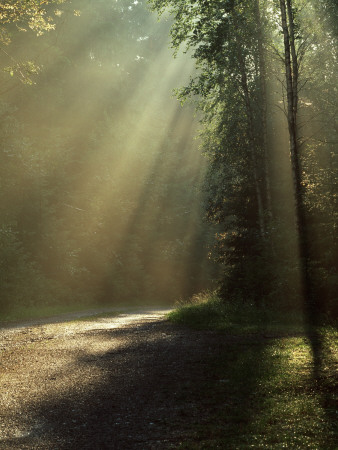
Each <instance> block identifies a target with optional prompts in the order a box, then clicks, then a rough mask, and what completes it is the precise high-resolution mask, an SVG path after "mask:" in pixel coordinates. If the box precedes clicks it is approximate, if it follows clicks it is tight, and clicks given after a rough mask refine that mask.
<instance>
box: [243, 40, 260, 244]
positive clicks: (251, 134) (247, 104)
mask: <svg viewBox="0 0 338 450" xmlns="http://www.w3.org/2000/svg"><path fill="white" fill-rule="evenodd" d="M238 47H239V49H238V60H239V66H240V72H241V85H242V89H243V93H244V100H245V107H246V113H247V117H248V135H249V140H250V143H251V146H252V150H251V152H250V157H251V162H252V168H253V175H254V182H255V190H256V199H257V205H258V222H259V230H260V234H261V237H262V238H265V220H264V202H263V195H262V188H261V180H260V176H259V169H258V166H257V142H256V139H255V132H254V120H253V111H252V107H251V101H250V93H249V87H248V79H247V74H246V67H245V61H244V58H243V55H242V51H241V49H240V46H238Z"/></svg>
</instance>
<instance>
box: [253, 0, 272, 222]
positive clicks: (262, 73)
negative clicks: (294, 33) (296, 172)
mask: <svg viewBox="0 0 338 450" xmlns="http://www.w3.org/2000/svg"><path fill="white" fill-rule="evenodd" d="M259 2H260V0H255V20H256V26H257V43H258V63H259V80H260V90H261V99H260V100H261V113H262V135H263V171H264V183H265V191H266V192H265V195H266V210H267V213H268V216H269V217H270V218H271V217H272V201H271V183H270V175H269V156H268V133H267V130H268V128H267V95H266V64H265V49H264V33H263V28H262V19H261V12H260V4H259Z"/></svg>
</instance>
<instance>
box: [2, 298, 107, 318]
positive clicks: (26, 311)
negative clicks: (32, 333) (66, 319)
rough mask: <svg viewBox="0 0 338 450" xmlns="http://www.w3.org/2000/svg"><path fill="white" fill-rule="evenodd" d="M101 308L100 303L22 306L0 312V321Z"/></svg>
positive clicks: (45, 316) (46, 316)
mask: <svg viewBox="0 0 338 450" xmlns="http://www.w3.org/2000/svg"><path fill="white" fill-rule="evenodd" d="M99 308H100V306H99V305H95V304H93V303H83V304H77V305H72V304H69V305H50V306H31V307H22V308H20V309H18V310H16V311H10V312H8V313H2V314H1V313H0V322H2V323H11V322H17V321H23V320H30V319H42V318H48V317H53V316H59V315H62V314H69V313H77V312H82V311H87V310H94V309H99Z"/></svg>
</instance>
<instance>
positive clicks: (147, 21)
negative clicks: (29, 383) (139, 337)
mask: <svg viewBox="0 0 338 450" xmlns="http://www.w3.org/2000/svg"><path fill="white" fill-rule="evenodd" d="M130 5H131V6H129V2H125V1H118V2H115V1H114V2H110V1H96V2H93V1H89V0H88V1H82V0H81V1H72V2H62V1H56V2H46V1H30V2H20V1H9V2H5V3H4V4H3V6H1V10H0V12H1V16H0V17H1V75H0V76H1V99H0V101H1V116H2V120H1V131H0V133H1V169H0V170H1V193H0V196H1V198H0V208H1V218H2V219H1V234H0V236H1V237H0V242H1V244H0V248H1V259H0V261H1V263H0V264H1V300H0V305H1V314H2V315H6V314H8V312H10V311H12V310H15V309H16V310H19V309H20V308H26V309H27V308H30V307H37V308H38V307H39V306H45V305H49V306H56V307H57V306H60V305H69V304H70V303H71V304H73V305H76V304H79V305H84V304H98V305H102V304H107V303H108V304H115V303H123V302H130V303H131V304H132V303H137V302H139V303H140V302H148V303H151V302H157V303H168V302H172V301H174V299H175V298H178V297H189V296H190V295H192V294H193V293H195V292H197V291H198V290H200V289H205V288H206V287H208V286H209V285H210V284H211V282H210V279H211V278H212V277H213V273H214V272H215V270H216V269H215V266H214V265H213V264H212V263H211V262H210V261H209V260H208V256H207V254H208V243H209V242H210V241H211V240H212V230H211V228H210V227H209V225H208V224H206V223H205V222H204V221H203V214H204V213H203V206H202V202H201V194H200V186H201V184H202V179H203V177H204V173H205V163H204V162H203V160H202V157H201V156H200V154H199V152H198V150H197V147H198V143H197V142H196V141H195V140H194V134H195V131H196V129H197V125H196V123H195V122H194V118H193V112H192V110H191V109H189V108H188V109H182V108H181V106H180V105H179V103H178V102H177V101H176V100H174V99H173V98H172V89H173V88H174V87H175V86H176V84H177V83H179V82H180V81H179V80H181V79H182V72H183V74H184V73H185V72H187V71H188V72H189V67H188V69H186V67H185V66H186V64H188V63H187V61H186V59H182V60H181V61H172V56H171V51H170V50H169V49H168V45H169V42H168V25H167V24H165V23H164V24H159V23H158V22H157V20H156V16H154V15H153V14H151V12H150V11H149V10H148V9H147V8H146V7H145V5H144V4H143V5H142V4H141V3H137V2H136V3H135V4H132V3H130ZM188 66H189V64H188ZM163 67H166V71H165V73H162V70H163ZM183 79H184V75H183Z"/></svg>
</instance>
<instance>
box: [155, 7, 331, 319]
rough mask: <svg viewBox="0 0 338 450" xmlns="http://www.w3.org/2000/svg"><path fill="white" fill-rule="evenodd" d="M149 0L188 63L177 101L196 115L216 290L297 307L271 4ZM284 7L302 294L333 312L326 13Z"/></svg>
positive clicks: (275, 13)
mask: <svg viewBox="0 0 338 450" xmlns="http://www.w3.org/2000/svg"><path fill="white" fill-rule="evenodd" d="M150 4H151V6H152V8H153V9H154V10H156V11H158V12H159V13H160V14H163V13H164V12H168V13H169V14H171V15H172V17H173V21H174V22H173V26H172V28H171V37H172V46H173V48H174V52H175V53H177V51H178V48H179V47H182V46H183V47H184V48H186V49H188V50H189V55H191V57H192V58H193V59H194V60H195V64H196V76H195V77H194V78H193V79H191V81H190V83H189V84H188V85H187V86H185V87H183V88H181V89H180V90H179V91H178V96H179V98H180V99H181V100H182V101H185V100H187V99H190V100H193V102H194V103H195V104H196V106H197V109H198V110H199V111H200V113H201V123H202V126H203V128H202V133H201V135H202V148H203V150H204V153H205V154H206V156H207V158H208V160H209V166H208V173H207V178H206V183H205V186H204V191H205V194H206V205H205V207H206V213H207V217H208V219H209V221H210V222H212V223H214V224H216V225H217V228H215V236H216V239H215V246H214V249H215V251H214V252H213V257H214V258H215V259H216V260H217V261H218V262H219V263H220V264H221V265H222V268H223V274H224V275H223V277H222V280H221V286H222V290H221V292H222V295H223V297H224V298H225V299H229V298H232V299H246V301H247V302H248V303H252V302H256V303H257V304H262V305H263V304H267V303H269V302H273V303H277V304H278V307H279V308H281V309H288V308H294V309H295V310H300V308H301V298H302V295H301V291H302V288H301V282H300V280H299V266H301V263H300V262H299V256H298V253H297V252H298V251H297V248H298V246H299V242H302V240H303V238H302V233H300V234H299V236H298V237H297V233H296V232H295V230H296V229H297V227H296V223H295V218H294V207H293V205H294V199H295V198H298V193H297V192H296V191H295V190H293V187H292V181H291V179H290V175H289V174H290V169H291V166H290V162H289V161H288V159H289V157H288V147H289V145H288V141H287V139H286V134H287V132H288V125H287V123H286V121H285V117H284V116H283V115H282V114H281V112H283V113H284V115H285V116H286V115H287V105H286V96H287V88H286V82H285V80H286V79H285V59H284V51H283V50H282V49H283V45H284V43H283V36H282V29H281V26H280V23H281V10H280V4H279V2H277V1H262V0H260V1H259V0H257V1H250V2H247V1H245V0H242V1H221V2H219V1H218V2H213V1H210V2H204V1H202V0H201V1H188V2H183V1H171V0H152V1H150ZM287 4H288V5H289V6H288V8H289V9H288V10H289V12H290V15H289V16H288V23H289V26H290V27H291V26H293V29H292V31H293V35H294V36H293V37H292V39H293V40H292V42H293V43H294V44H295V52H296V55H297V58H298V61H297V62H298V65H297V69H296V67H295V65H294V67H293V73H294V84H295V90H296V91H297V94H296V96H295V99H297V100H296V102H297V105H299V108H297V107H296V108H294V111H296V110H297V113H298V115H299V123H298V124H297V126H298V129H297V130H296V133H297V145H298V146H299V148H300V149H301V150H300V155H299V162H300V165H301V170H300V173H301V180H300V183H298V184H299V188H300V190H302V193H303V192H304V198H303V197H302V200H303V201H304V204H305V209H306V212H305V215H306V223H307V224H308V225H307V232H306V233H308V235H309V238H308V244H307V247H308V249H307V250H308V253H309V255H310V256H309V260H310V262H309V265H308V267H309V274H310V275H309V277H311V278H312V279H313V280H316V281H315V282H314V286H313V287H312V289H313V290H316V293H315V294H314V295H315V296H316V297H319V299H320V303H321V309H322V311H324V310H326V311H327V313H328V314H333V315H335V314H336V311H335V308H334V304H335V294H334V292H333V290H332V286H333V284H332V283H335V281H334V280H336V274H337V267H336V263H335V261H336V260H337V258H336V257H337V253H336V252H337V242H336V239H335V238H334V235H335V234H336V233H335V229H336V210H337V208H336V192H335V186H336V182H335V173H336V167H335V159H336V158H335V156H334V155H335V149H334V148H336V143H337V137H336V130H337V127H336V117H335V113H334V111H336V104H335V103H336V98H337V95H336V87H335V86H336V84H337V80H336V73H337V67H336V64H337V58H336V48H337V46H336V38H335V34H334V25H333V22H334V17H335V13H336V8H335V7H334V6H333V4H331V2H320V5H319V4H317V3H316V4H315V2H313V3H312V2H303V1H301V0H295V1H291V2H287ZM331 19H332V21H331ZM290 30H291V28H290ZM295 61H296V60H295ZM324 61H325V64H323V62H324ZM324 85H325V86H324ZM317 96H318V100H319V99H320V100H319V101H318V102H317V100H315V98H316V97H317ZM329 99H330V100H329ZM331 108H332V109H331ZM297 158H298V154H297ZM302 196H303V194H302ZM324 211H325V212H324ZM304 220H305V219H304ZM324 230H325V231H324ZM324 255H325V256H324ZM306 258H308V257H306ZM310 272H311V273H310Z"/></svg>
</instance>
